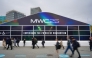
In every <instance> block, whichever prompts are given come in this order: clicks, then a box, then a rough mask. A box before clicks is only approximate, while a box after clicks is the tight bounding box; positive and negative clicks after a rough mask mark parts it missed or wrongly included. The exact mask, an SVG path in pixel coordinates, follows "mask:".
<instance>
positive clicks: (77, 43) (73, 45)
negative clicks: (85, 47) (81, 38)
mask: <svg viewBox="0 0 92 58" xmlns="http://www.w3.org/2000/svg"><path fill="white" fill-rule="evenodd" d="M72 47H73V54H72V55H71V56H70V57H72V56H73V55H74V52H75V50H76V51H77V53H78V55H79V57H78V58H81V56H80V52H79V50H78V48H79V47H80V44H79V42H77V41H76V39H72Z"/></svg>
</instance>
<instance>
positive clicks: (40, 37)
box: [34, 36, 44, 40]
mask: <svg viewBox="0 0 92 58" xmlns="http://www.w3.org/2000/svg"><path fill="white" fill-rule="evenodd" d="M34 37H35V38H36V39H37V40H42V39H44V36H34Z"/></svg>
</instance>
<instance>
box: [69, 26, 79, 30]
mask: <svg viewBox="0 0 92 58" xmlns="http://www.w3.org/2000/svg"><path fill="white" fill-rule="evenodd" d="M68 30H78V26H68Z"/></svg>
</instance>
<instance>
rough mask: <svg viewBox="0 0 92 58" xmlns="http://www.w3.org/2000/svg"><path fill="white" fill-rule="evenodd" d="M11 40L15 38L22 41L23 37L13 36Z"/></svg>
mask: <svg viewBox="0 0 92 58" xmlns="http://www.w3.org/2000/svg"><path fill="white" fill-rule="evenodd" d="M11 38H13V39H14V38H15V39H20V40H21V36H11Z"/></svg>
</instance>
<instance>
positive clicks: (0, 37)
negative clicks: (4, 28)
mask: <svg viewBox="0 0 92 58" xmlns="http://www.w3.org/2000/svg"><path fill="white" fill-rule="evenodd" d="M3 38H5V39H6V38H10V36H0V41H1V40H3Z"/></svg>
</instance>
